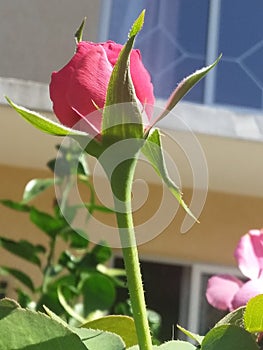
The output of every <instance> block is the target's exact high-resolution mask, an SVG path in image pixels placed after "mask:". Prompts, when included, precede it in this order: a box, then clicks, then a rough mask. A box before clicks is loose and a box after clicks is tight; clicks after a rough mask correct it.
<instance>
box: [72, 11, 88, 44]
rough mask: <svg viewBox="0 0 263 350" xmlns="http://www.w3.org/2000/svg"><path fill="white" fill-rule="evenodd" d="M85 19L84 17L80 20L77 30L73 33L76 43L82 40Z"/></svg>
mask: <svg viewBox="0 0 263 350" xmlns="http://www.w3.org/2000/svg"><path fill="white" fill-rule="evenodd" d="M86 20H87V17H84V19H83V21H82V22H81V24H80V26H79V28H78V30H77V31H76V33H75V35H74V38H75V41H76V43H77V44H78V43H80V42H81V41H82V35H83V29H84V26H85V24H86Z"/></svg>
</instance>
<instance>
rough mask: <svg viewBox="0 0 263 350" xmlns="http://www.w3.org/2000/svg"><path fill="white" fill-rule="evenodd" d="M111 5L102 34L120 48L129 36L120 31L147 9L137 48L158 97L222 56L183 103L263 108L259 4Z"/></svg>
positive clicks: (171, 1) (119, 0)
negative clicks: (120, 44) (119, 44)
mask: <svg viewBox="0 0 263 350" xmlns="http://www.w3.org/2000/svg"><path fill="white" fill-rule="evenodd" d="M107 6H108V8H110V14H109V17H108V21H104V25H105V26H108V29H107V30H106V31H104V34H105V35H106V32H107V38H109V39H112V40H115V41H118V42H122V43H123V42H124V41H125V40H126V36H127V33H126V32H123V31H122V30H120V28H128V27H129V26H130V25H131V23H132V22H133V20H134V19H135V18H136V17H137V16H138V14H139V13H140V11H141V10H142V9H143V8H146V9H147V15H146V18H145V25H144V28H143V30H142V32H141V33H140V35H139V37H138V40H137V42H136V46H137V47H138V48H139V49H140V50H141V51H142V54H143V60H144V63H145V65H146V67H147V68H148V69H149V71H150V73H151V75H152V79H153V83H154V86H155V95H156V96H157V97H158V98H167V97H168V96H169V94H170V93H171V92H172V90H173V89H174V87H175V86H176V84H177V83H178V82H179V81H180V80H181V79H182V78H183V77H184V76H186V75H187V74H189V73H190V72H193V71H194V70H196V69H197V68H199V67H202V66H204V65H205V64H209V63H211V62H212V61H213V60H214V59H215V58H216V57H217V56H218V55H219V53H221V52H222V53H223V58H222V60H221V62H220V64H219V65H218V67H217V69H215V70H213V71H212V72H210V73H209V76H208V77H207V78H206V79H205V80H203V81H202V82H200V83H199V84H198V86H197V87H195V88H194V89H193V90H192V91H191V92H190V93H189V94H188V95H187V96H186V97H185V100H188V101H191V102H197V103H205V104H211V105H213V104H217V105H218V104H220V105H224V106H226V105H227V106H234V107H246V108H249V109H250V108H252V109H262V108H263V70H262V63H261V62H262V59H263V32H262V30H261V29H262V13H263V2H262V1H261V0H255V1H253V3H250V2H247V1H245V0H232V1H229V0H202V1H192V0H155V1H152V0H143V1H142V0H140V1H139V0H134V1H132V2H129V3H127V2H124V1H123V0H112V1H111V5H109V3H108V5H107ZM107 23H108V25H107ZM103 39H106V38H105V37H104V38H103Z"/></svg>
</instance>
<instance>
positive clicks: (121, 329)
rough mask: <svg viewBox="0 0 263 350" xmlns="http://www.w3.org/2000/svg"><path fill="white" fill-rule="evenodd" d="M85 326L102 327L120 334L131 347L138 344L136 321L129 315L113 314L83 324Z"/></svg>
mask: <svg viewBox="0 0 263 350" xmlns="http://www.w3.org/2000/svg"><path fill="white" fill-rule="evenodd" d="M82 327H85V328H91V329H100V330H102V331H108V332H111V333H115V334H118V335H119V336H120V337H121V338H122V339H123V341H124V343H125V344H126V346H127V347H128V346H129V347H130V346H133V345H136V344H138V340H137V335H136V330H135V325H134V321H133V319H132V318H131V317H129V316H120V315H111V316H105V317H102V318H99V319H97V320H94V321H90V322H87V323H85V324H84V325H82Z"/></svg>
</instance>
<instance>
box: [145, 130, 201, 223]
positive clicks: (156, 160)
mask: <svg viewBox="0 0 263 350" xmlns="http://www.w3.org/2000/svg"><path fill="white" fill-rule="evenodd" d="M142 153H143V154H144V155H145V156H146V157H147V159H148V160H149V161H150V163H151V164H152V166H153V168H154V170H155V171H156V173H157V174H158V175H159V176H160V178H161V179H162V180H163V182H164V183H165V184H166V186H167V187H168V189H169V190H170V192H171V193H172V194H173V195H174V197H175V198H176V199H177V201H178V203H179V204H180V205H181V206H182V207H183V209H184V210H185V211H186V212H187V213H188V214H189V215H190V216H191V217H192V218H194V219H195V220H196V221H197V219H196V218H195V216H194V215H193V214H192V213H191V211H190V209H189V208H188V207H187V205H186V203H185V202H184V200H183V197H182V193H181V191H180V190H179V188H178V187H177V186H176V184H175V183H174V182H173V181H172V180H171V179H170V177H169V175H168V172H167V168H166V164H165V159H164V156H163V151H162V144H161V137H160V132H159V130H158V129H152V130H151V131H150V133H149V135H148V137H147V139H146V141H145V144H144V146H143V147H142Z"/></svg>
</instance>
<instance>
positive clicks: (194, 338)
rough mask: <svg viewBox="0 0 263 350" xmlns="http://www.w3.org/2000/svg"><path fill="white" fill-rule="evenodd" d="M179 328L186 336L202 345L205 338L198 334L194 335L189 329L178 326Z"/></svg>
mask: <svg viewBox="0 0 263 350" xmlns="http://www.w3.org/2000/svg"><path fill="white" fill-rule="evenodd" d="M177 328H178V329H180V331H181V332H183V333H184V334H185V335H187V336H188V337H189V338H191V339H193V340H194V341H196V342H197V344H201V343H202V341H203V339H204V337H203V336H201V335H199V334H196V333H193V332H190V331H188V330H187V329H185V328H183V327H181V326H179V325H177Z"/></svg>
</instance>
